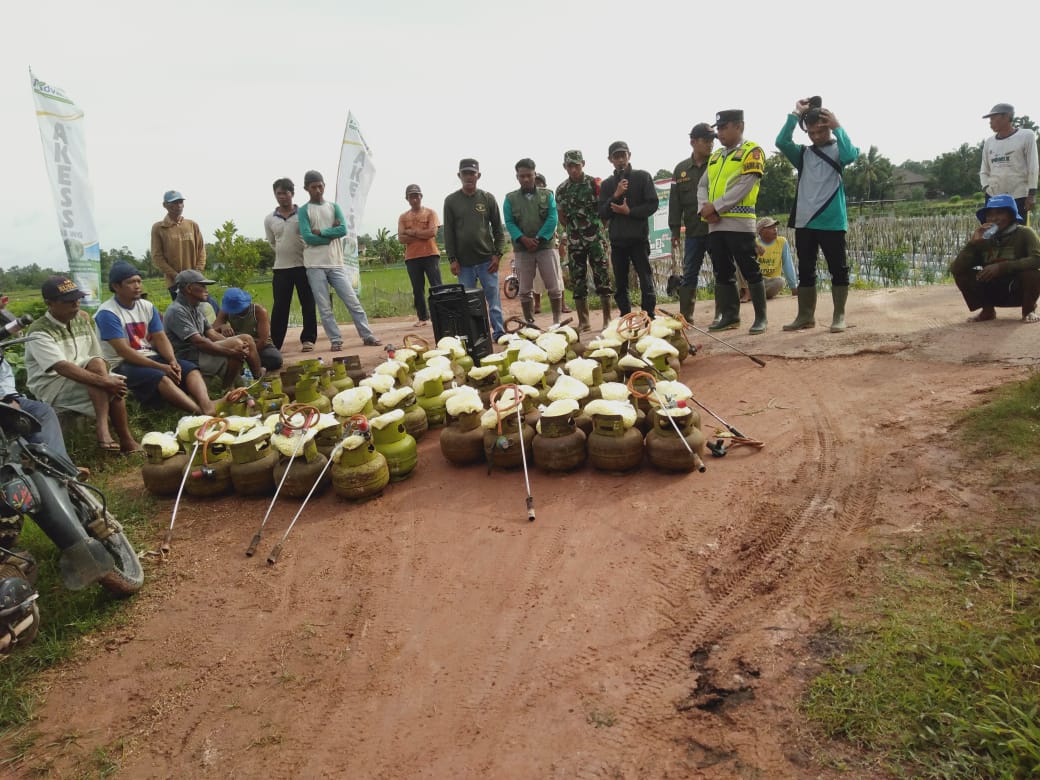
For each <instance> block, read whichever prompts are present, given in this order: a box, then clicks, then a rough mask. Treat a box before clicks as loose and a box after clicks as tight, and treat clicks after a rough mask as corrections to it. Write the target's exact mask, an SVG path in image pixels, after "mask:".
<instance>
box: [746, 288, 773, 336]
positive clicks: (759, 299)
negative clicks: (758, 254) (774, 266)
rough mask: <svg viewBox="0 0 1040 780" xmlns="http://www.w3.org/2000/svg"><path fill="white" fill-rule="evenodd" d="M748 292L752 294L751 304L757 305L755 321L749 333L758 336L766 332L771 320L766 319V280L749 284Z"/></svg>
mask: <svg viewBox="0 0 1040 780" xmlns="http://www.w3.org/2000/svg"><path fill="white" fill-rule="evenodd" d="M748 292H749V293H750V294H751V305H752V306H754V307H755V321H754V322H753V323H751V327H750V328H749V329H748V333H751V334H752V335H755V336H757V335H758V334H759V333H765V332H766V328H768V327H769V320H767V319H766V283H765V281H764V280H761V279H760V280H759V281H757V282H756V283H755V284H749V285H748Z"/></svg>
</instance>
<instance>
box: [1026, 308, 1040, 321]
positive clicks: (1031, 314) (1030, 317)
mask: <svg viewBox="0 0 1040 780" xmlns="http://www.w3.org/2000/svg"><path fill="white" fill-rule="evenodd" d="M1022 322H1040V314H1037V313H1036V312H1035V311H1031V312H1029V314H1025V315H1023V317H1022Z"/></svg>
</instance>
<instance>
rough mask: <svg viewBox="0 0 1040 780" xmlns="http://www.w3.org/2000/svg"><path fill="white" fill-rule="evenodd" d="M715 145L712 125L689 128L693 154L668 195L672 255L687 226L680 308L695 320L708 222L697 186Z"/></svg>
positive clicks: (680, 166)
mask: <svg viewBox="0 0 1040 780" xmlns="http://www.w3.org/2000/svg"><path fill="white" fill-rule="evenodd" d="M714 145H715V133H714V132H712V129H711V126H710V125H708V124H706V123H705V122H700V123H698V124H696V125H694V126H693V129H692V130H690V148H692V149H693V153H692V154H691V155H690V156H689V157H687V158H686V159H685V160H683V161H682V162H680V163H679V164H678V165H676V166H675V170H674V171H673V172H672V188H671V192H670V193H669V195H668V229H669V230H671V231H672V257H675V256H676V255H677V254H678V253H679V244H680V241H681V239H682V232H681V231H682V228H683V226H684V225H685V226H686V242H685V246H684V247H683V273H682V283H681V284H680V285H679V289H678V294H679V311H680V312H681V313H682V316H683V317H685V318H686V319H687V320H688V321H689V322H693V309H694V306H695V305H696V301H697V279H698V278H699V277H700V274H701V265H703V263H704V253H705V252H706V251H708V223H707V222H705V221H704V220H703V219H701V215H700V214H699V213H697V185H698V184H700V181H701V177H702V176H704V172H705V171H706V170H707V169H708V158H709V157H711V148H712V146H714Z"/></svg>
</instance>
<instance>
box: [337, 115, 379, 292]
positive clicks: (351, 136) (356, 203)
mask: <svg viewBox="0 0 1040 780" xmlns="http://www.w3.org/2000/svg"><path fill="white" fill-rule="evenodd" d="M375 175H376V167H375V164H374V163H373V162H372V150H371V149H370V148H369V146H368V143H367V142H366V141H365V137H364V136H363V135H362V134H361V127H360V126H359V125H358V121H357V120H356V119H355V118H354V115H353V114H352V113H350V112H349V111H348V112H347V127H346V129H345V130H344V131H343V145H342V146H341V147H340V153H339V172H338V173H337V175H336V203H338V204H339V207H340V209H342V210H343V218H344V219H345V220H346V221H347V235H346V236H345V237H344V239H343V264H344V265H345V266H346V268H347V273H348V275H349V276H350V281H351V284H353V285H354V289H355V290H357V291H359V292H360V290H361V266H360V262H359V261H358V227H359V226H360V225H361V219H362V217H363V216H364V213H365V202H366V201H367V200H368V191H369V190H370V189H371V188H372V179H374V178H375Z"/></svg>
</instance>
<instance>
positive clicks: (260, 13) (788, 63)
mask: <svg viewBox="0 0 1040 780" xmlns="http://www.w3.org/2000/svg"><path fill="white" fill-rule="evenodd" d="M957 8H961V9H963V10H961V11H958V10H957ZM16 9H17V10H16ZM998 9H1002V10H1000V11H999V12H998ZM1038 9H1040V4H1038V3H1035V2H1023V3H1015V4H1012V5H1006V6H985V5H978V4H975V5H962V6H954V5H952V4H947V3H942V4H939V3H921V4H918V3H910V2H898V3H897V2H892V1H891V0H881V1H879V2H873V3H819V2H815V3H808V2H802V1H801V0H793V1H792V2H787V3H763V2H755V1H752V2H744V3H714V4H708V3H696V2H689V0H659V1H658V2H645V3H638V2H635V3H633V2H623V3H620V2H612V1H611V0H601V1H600V2H586V1H585V0H570V1H569V2H568V1H564V2H548V1H546V0H519V1H514V2H470V1H469V0H437V2H421V3H420V2H397V1H395V0H383V2H356V0H297V1H296V2H291V3H290V2H278V3H275V2H270V0H250V2H226V1H224V0H209V1H208V2H199V1H198V0H181V1H180V2H171V3H163V4H153V3H146V2H141V1H140V0H132V1H127V0H97V1H96V2H94V3H84V2H70V0H53V1H52V2H48V3H45V4H42V5H38V6H36V7H35V8H34V10H31V11H30V10H29V6H26V5H24V4H19V5H14V6H12V7H11V8H10V9H7V10H6V11H5V17H6V18H5V21H4V25H3V32H2V33H0V99H2V101H3V106H4V111H3V139H4V142H3V145H2V148H3V158H2V162H3V165H2V169H0V170H2V171H3V173H4V174H5V175H6V176H7V180H8V184H7V186H6V187H4V188H2V192H0V266H5V267H6V266H12V265H25V264H27V263H31V262H39V263H40V264H41V265H45V266H47V265H49V266H51V267H56V268H64V267H66V261H65V255H64V251H63V249H62V244H61V241H60V236H59V231H58V222H57V217H56V215H55V207H54V202H53V197H52V194H51V189H50V185H49V183H48V181H47V178H46V173H45V169H44V160H43V149H42V145H41V143H40V135H39V130H38V125H37V121H36V116H35V113H34V106H33V100H32V94H31V90H30V82H29V67H30V66H31V67H32V68H33V72H34V73H35V74H36V76H37V77H39V78H40V79H42V80H44V81H46V82H48V83H50V84H53V85H55V86H57V87H60V88H61V89H63V90H64V91H65V92H66V94H68V95H69V96H70V97H71V98H72V99H73V100H75V101H76V103H77V104H78V105H79V106H80V108H82V109H83V110H84V112H85V114H86V120H85V130H86V143H87V155H88V164H89V167H90V175H91V180H92V184H93V188H94V200H95V206H96V207H95V221H96V223H97V226H98V230H99V235H100V238H101V245H102V248H103V249H109V248H115V247H120V246H124V245H125V246H127V247H129V248H130V250H131V251H133V252H134V254H136V255H137V256H140V255H141V254H143V252H144V251H145V250H146V249H147V248H148V240H149V231H150V228H151V225H152V223H153V222H155V221H157V220H159V219H161V218H162V216H163V214H164V212H163V209H162V205H161V200H162V193H163V192H164V191H165V190H168V189H178V190H180V191H181V192H182V193H184V195H185V198H186V201H185V206H186V208H185V216H187V217H190V218H191V219H194V220H196V221H197V222H199V224H200V225H201V227H202V231H203V234H204V235H205V237H206V240H207V241H212V240H213V230H214V229H215V228H217V227H219V225H220V224H221V223H222V222H223V221H225V220H228V219H232V220H234V221H235V223H236V225H237V226H238V228H239V230H240V231H241V232H242V233H244V234H245V235H247V236H251V237H262V236H263V217H264V215H265V214H266V213H267V212H268V211H270V210H272V209H273V208H274V205H275V204H274V199H273V196H272V194H271V183H272V181H273V180H274V179H275V178H278V177H280V176H288V177H290V178H292V179H293V180H294V181H295V182H296V183H297V200H298V201H300V200H301V199H300V196H301V195H302V194H303V195H305V193H303V186H302V185H303V174H304V172H305V171H306V170H307V169H309V168H316V169H318V170H320V171H322V172H323V173H324V174H325V178H326V181H327V182H330V185H329V192H330V194H331V192H332V191H333V190H334V189H335V185H334V183H333V182H334V181H335V176H336V169H337V164H338V160H339V150H340V141H341V138H342V134H343V127H344V124H345V121H346V117H347V111H348V110H351V111H353V113H354V115H355V116H356V117H357V119H358V121H359V123H360V125H361V128H362V131H363V132H364V134H365V137H366V140H367V141H368V142H369V144H370V145H371V147H372V152H373V156H374V160H375V163H376V167H377V172H376V177H375V181H374V184H373V186H372V191H371V193H370V196H369V201H368V205H367V209H366V213H365V218H364V221H363V223H362V228H361V232H362V233H366V232H367V233H372V234H375V232H376V230H377V229H378V228H380V227H389V228H390V229H391V232H395V231H396V226H397V216H398V214H399V213H400V212H402V211H404V210H405V209H406V208H407V204H406V203H405V200H404V188H405V186H406V185H407V184H409V183H411V182H415V183H418V184H420V185H421V186H422V188H423V192H424V193H425V205H427V206H430V207H432V208H434V209H435V210H436V211H437V212H438V213H440V211H441V206H442V204H443V200H444V196H445V195H447V194H448V193H449V192H451V191H452V190H454V189H456V188H457V187H458V180H457V178H456V175H455V174H456V171H457V166H458V161H459V158H461V157H469V156H472V157H476V158H477V159H478V160H479V161H480V164H481V168H482V171H483V178H482V180H481V183H480V186H481V187H482V188H484V189H487V190H488V191H490V192H492V193H494V194H495V195H496V196H498V197H499V199H500V200H501V197H502V196H503V195H504V194H505V193H506V192H508V191H509V190H511V189H515V187H516V182H515V179H514V178H513V164H514V163H515V162H516V160H517V159H519V158H521V157H532V158H533V159H534V160H535V161H536V162H537V164H538V167H539V170H541V171H543V172H544V173H545V174H546V176H547V178H548V180H549V183H550V186H553V187H555V185H556V184H557V183H558V182H559V181H561V180H562V179H563V177H564V175H565V174H564V171H563V168H562V160H563V152H564V151H565V150H567V149H570V148H580V149H582V150H583V151H584V153H585V158H586V160H587V161H588V165H587V170H588V171H589V172H590V173H593V174H594V175H604V176H605V175H607V174H608V173H609V165H608V163H607V160H606V157H607V146H608V145H609V144H610V142H611V141H614V140H616V139H623V140H625V141H627V142H628V144H629V146H630V147H631V149H632V161H633V164H634V165H635V166H636V167H641V168H645V169H648V170H650V172H651V173H653V172H655V171H656V170H657V169H659V168H667V169H671V168H672V167H674V165H675V164H676V163H677V162H678V161H679V160H680V159H682V158H683V157H685V156H686V155H688V154H689V145H688V133H689V130H690V127H691V126H692V125H693V124H694V123H696V122H700V121H708V122H711V121H714V114H715V112H716V111H718V110H720V109H727V108H742V109H744V112H745V117H746V131H745V135H746V137H747V138H750V139H752V140H755V141H758V142H759V143H761V144H762V146H763V147H764V148H765V149H766V151H767V152H768V153H772V152H773V151H774V149H775V147H774V144H773V139H774V138H775V137H776V133H777V131H778V130H779V128H780V127H781V125H782V124H783V122H784V118H785V115H786V114H787V112H788V111H790V110H791V107H792V106H793V104H794V101H795V99H796V98H798V97H804V96H807V95H811V94H819V95H822V96H823V99H824V105H825V106H828V107H830V108H832V110H833V111H834V112H835V113H836V114H837V116H838V118H839V120H840V121H841V123H842V124H843V125H844V126H845V128H846V130H847V131H848V133H849V135H850V136H851V138H852V140H853V142H854V143H855V144H856V145H857V146H859V147H860V149H861V150H863V151H866V150H867V148H868V147H869V146H870V145H872V144H873V145H876V146H877V147H878V148H879V150H880V152H881V153H882V154H883V155H885V156H887V157H888V158H889V159H891V160H892V161H893V162H894V163H900V162H902V161H904V160H906V159H914V160H923V159H930V158H933V157H935V156H937V155H939V154H941V153H943V152H946V151H950V150H952V149H955V148H956V147H958V146H960V144H962V143H964V142H971V143H975V142H977V141H980V140H981V139H982V138H983V137H984V136H985V135H987V134H988V133H989V129H988V124H987V122H986V120H984V119H981V118H980V117H981V115H982V114H984V113H986V111H987V110H988V109H989V108H990V106H992V105H993V104H994V103H997V102H1010V103H1013V104H1014V105H1015V107H1016V109H1017V111H1018V113H1019V114H1029V115H1031V116H1032V117H1033V118H1034V119H1037V118H1040V95H1038V94H1037V92H1036V89H1035V88H1030V87H1029V86H1028V85H1030V84H1035V78H1033V77H1031V76H1030V77H1029V78H1023V77H1022V76H1021V75H1020V74H1021V73H1022V71H1020V70H1018V69H1019V68H1023V67H1024V68H1025V72H1026V73H1032V70H1030V69H1031V67H1032V62H1033V60H1034V59H1035V54H1036V52H1037V29H1038V22H1040V10H1038ZM1029 101H1033V105H1030V104H1029ZM796 138H801V139H802V140H804V137H802V136H801V133H800V131H799V132H798V133H797V134H796ZM305 199H306V198H305V197H304V198H303V200H305Z"/></svg>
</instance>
